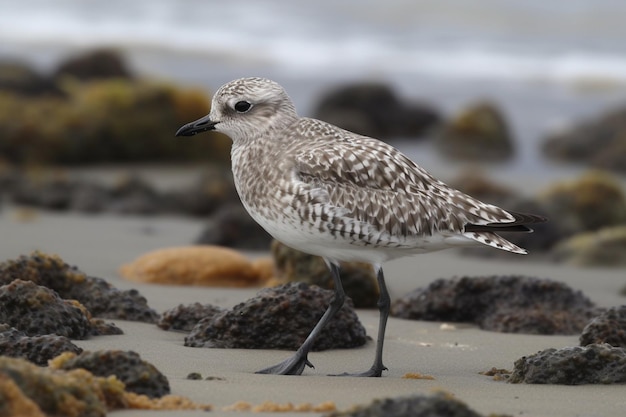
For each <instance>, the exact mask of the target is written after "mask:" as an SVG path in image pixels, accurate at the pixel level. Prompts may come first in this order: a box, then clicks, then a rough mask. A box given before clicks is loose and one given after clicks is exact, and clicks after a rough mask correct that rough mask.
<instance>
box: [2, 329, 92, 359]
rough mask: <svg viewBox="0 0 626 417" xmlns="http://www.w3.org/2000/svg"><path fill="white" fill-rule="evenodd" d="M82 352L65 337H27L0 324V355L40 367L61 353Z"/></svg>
mask: <svg viewBox="0 0 626 417" xmlns="http://www.w3.org/2000/svg"><path fill="white" fill-rule="evenodd" d="M82 351H83V350H82V349H81V348H79V347H78V346H76V345H75V344H73V343H72V342H71V341H70V339H68V338H67V337H65V336H57V335H54V334H48V335H43V336H27V335H26V333H24V332H22V331H20V330H18V329H16V328H14V327H10V326H8V325H6V324H0V355H3V356H10V357H12V358H23V359H26V360H29V361H31V362H33V363H34V364H37V365H40V366H46V365H47V364H48V361H49V360H50V359H52V358H55V357H57V356H58V355H60V354H61V353H63V352H73V353H81V352H82Z"/></svg>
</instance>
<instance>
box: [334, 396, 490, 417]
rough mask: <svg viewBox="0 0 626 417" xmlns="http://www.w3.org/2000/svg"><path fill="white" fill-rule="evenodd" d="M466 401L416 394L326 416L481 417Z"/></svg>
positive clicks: (383, 400)
mask: <svg viewBox="0 0 626 417" xmlns="http://www.w3.org/2000/svg"><path fill="white" fill-rule="evenodd" d="M480 416H481V415H480V414H478V413H477V412H475V411H473V410H472V409H470V408H469V407H468V406H467V405H466V404H465V403H462V402H461V401H459V400H457V399H456V398H454V397H453V396H452V395H450V394H445V393H439V394H435V395H423V394H414V395H410V396H404V397H395V398H383V399H375V400H374V401H373V402H372V403H371V404H370V405H366V406H356V407H353V408H352V409H350V410H348V411H341V412H339V411H337V412H333V413H330V414H325V415H324V417H480Z"/></svg>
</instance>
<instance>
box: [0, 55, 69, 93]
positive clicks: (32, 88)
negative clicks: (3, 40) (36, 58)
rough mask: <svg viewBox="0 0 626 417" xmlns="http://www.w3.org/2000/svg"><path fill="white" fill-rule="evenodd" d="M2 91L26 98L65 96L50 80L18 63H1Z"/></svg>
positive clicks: (0, 88) (0, 84)
mask: <svg viewBox="0 0 626 417" xmlns="http://www.w3.org/2000/svg"><path fill="white" fill-rule="evenodd" d="M0 91H10V92H12V93H16V94H20V95H25V96H40V95H55V96H62V95H63V94H62V93H61V91H60V90H59V88H58V87H57V86H56V84H55V83H54V81H52V80H51V79H50V78H47V77H46V76H44V75H42V74H40V73H39V72H37V71H35V70H34V69H33V68H32V67H30V66H29V65H27V64H25V63H23V62H17V61H0Z"/></svg>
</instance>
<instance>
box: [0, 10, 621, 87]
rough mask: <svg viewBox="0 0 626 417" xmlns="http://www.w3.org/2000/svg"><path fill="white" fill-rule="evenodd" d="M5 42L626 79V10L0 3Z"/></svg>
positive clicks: (405, 71)
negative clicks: (104, 46) (98, 46)
mask: <svg viewBox="0 0 626 417" xmlns="http://www.w3.org/2000/svg"><path fill="white" fill-rule="evenodd" d="M0 10H1V13H0V43H2V44H3V48H2V49H5V50H6V49H8V48H9V45H11V44H12V45H14V46H17V47H23V46H24V45H56V46H59V45H62V46H71V47H89V46H93V45H100V44H106V45H117V46H121V47H124V48H153V49H159V50H162V51H176V52H177V53H181V52H187V53H194V54H201V55H207V56H211V57H214V58H219V59H220V60H223V61H225V62H231V63H232V62H236V63H239V64H241V63H248V64H249V65H255V66H261V67H262V66H271V67H274V68H276V69H281V70H282V71H285V72H287V71H289V72H300V73H303V75H311V74H316V73H319V72H320V71H339V72H342V73H347V74H350V75H353V76H354V75H360V76H362V75H372V74H374V75H376V74H393V75H395V76H414V75H416V74H418V75H425V76H438V77H447V78H465V79H468V78H469V79H476V78H479V79H494V78H495V79H506V80H546V81H551V82H580V81H581V80H589V79H603V80H612V81H615V82H626V42H624V40H625V39H626V26H625V25H623V16H625V15H626V3H624V2H622V1H616V0H596V1H589V0H588V1H583V0H569V1H567V2H546V1H542V0H531V1H524V2H519V1H512V0H510V1H502V0H500V1H498V0H480V1H472V2H458V1H456V0H440V1H437V2H432V1H427V0H424V1H399V0H396V1H386V2H380V1H376V0H365V1H357V0H352V1H341V2H337V1H329V0H321V1H315V2H306V3H305V2H292V1H281V0H273V1H253V0H247V1H229V2H223V1H202V0H182V1H177V0H132V1H128V0H107V1H106V2H102V1H87V0H57V1H54V2H51V1H49V0H23V1H14V0H2V1H0Z"/></svg>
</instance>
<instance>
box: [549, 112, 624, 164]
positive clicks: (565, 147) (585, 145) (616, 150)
mask: <svg viewBox="0 0 626 417" xmlns="http://www.w3.org/2000/svg"><path fill="white" fill-rule="evenodd" d="M542 148H543V152H544V153H545V154H546V155H547V156H548V157H550V158H552V159H555V160H561V161H570V162H583V163H586V164H589V165H592V166H595V167H600V168H603V169H607V170H615V171H620V172H626V107H624V106H622V107H618V108H615V109H612V110H610V111H608V112H606V113H605V114H602V115H600V116H598V117H596V118H593V119H590V120H587V121H583V122H581V123H576V124H572V125H571V126H569V127H568V128H566V129H563V130H561V131H557V132H553V133H550V134H548V135H547V136H546V137H545V138H544V140H543V146H542Z"/></svg>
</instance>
